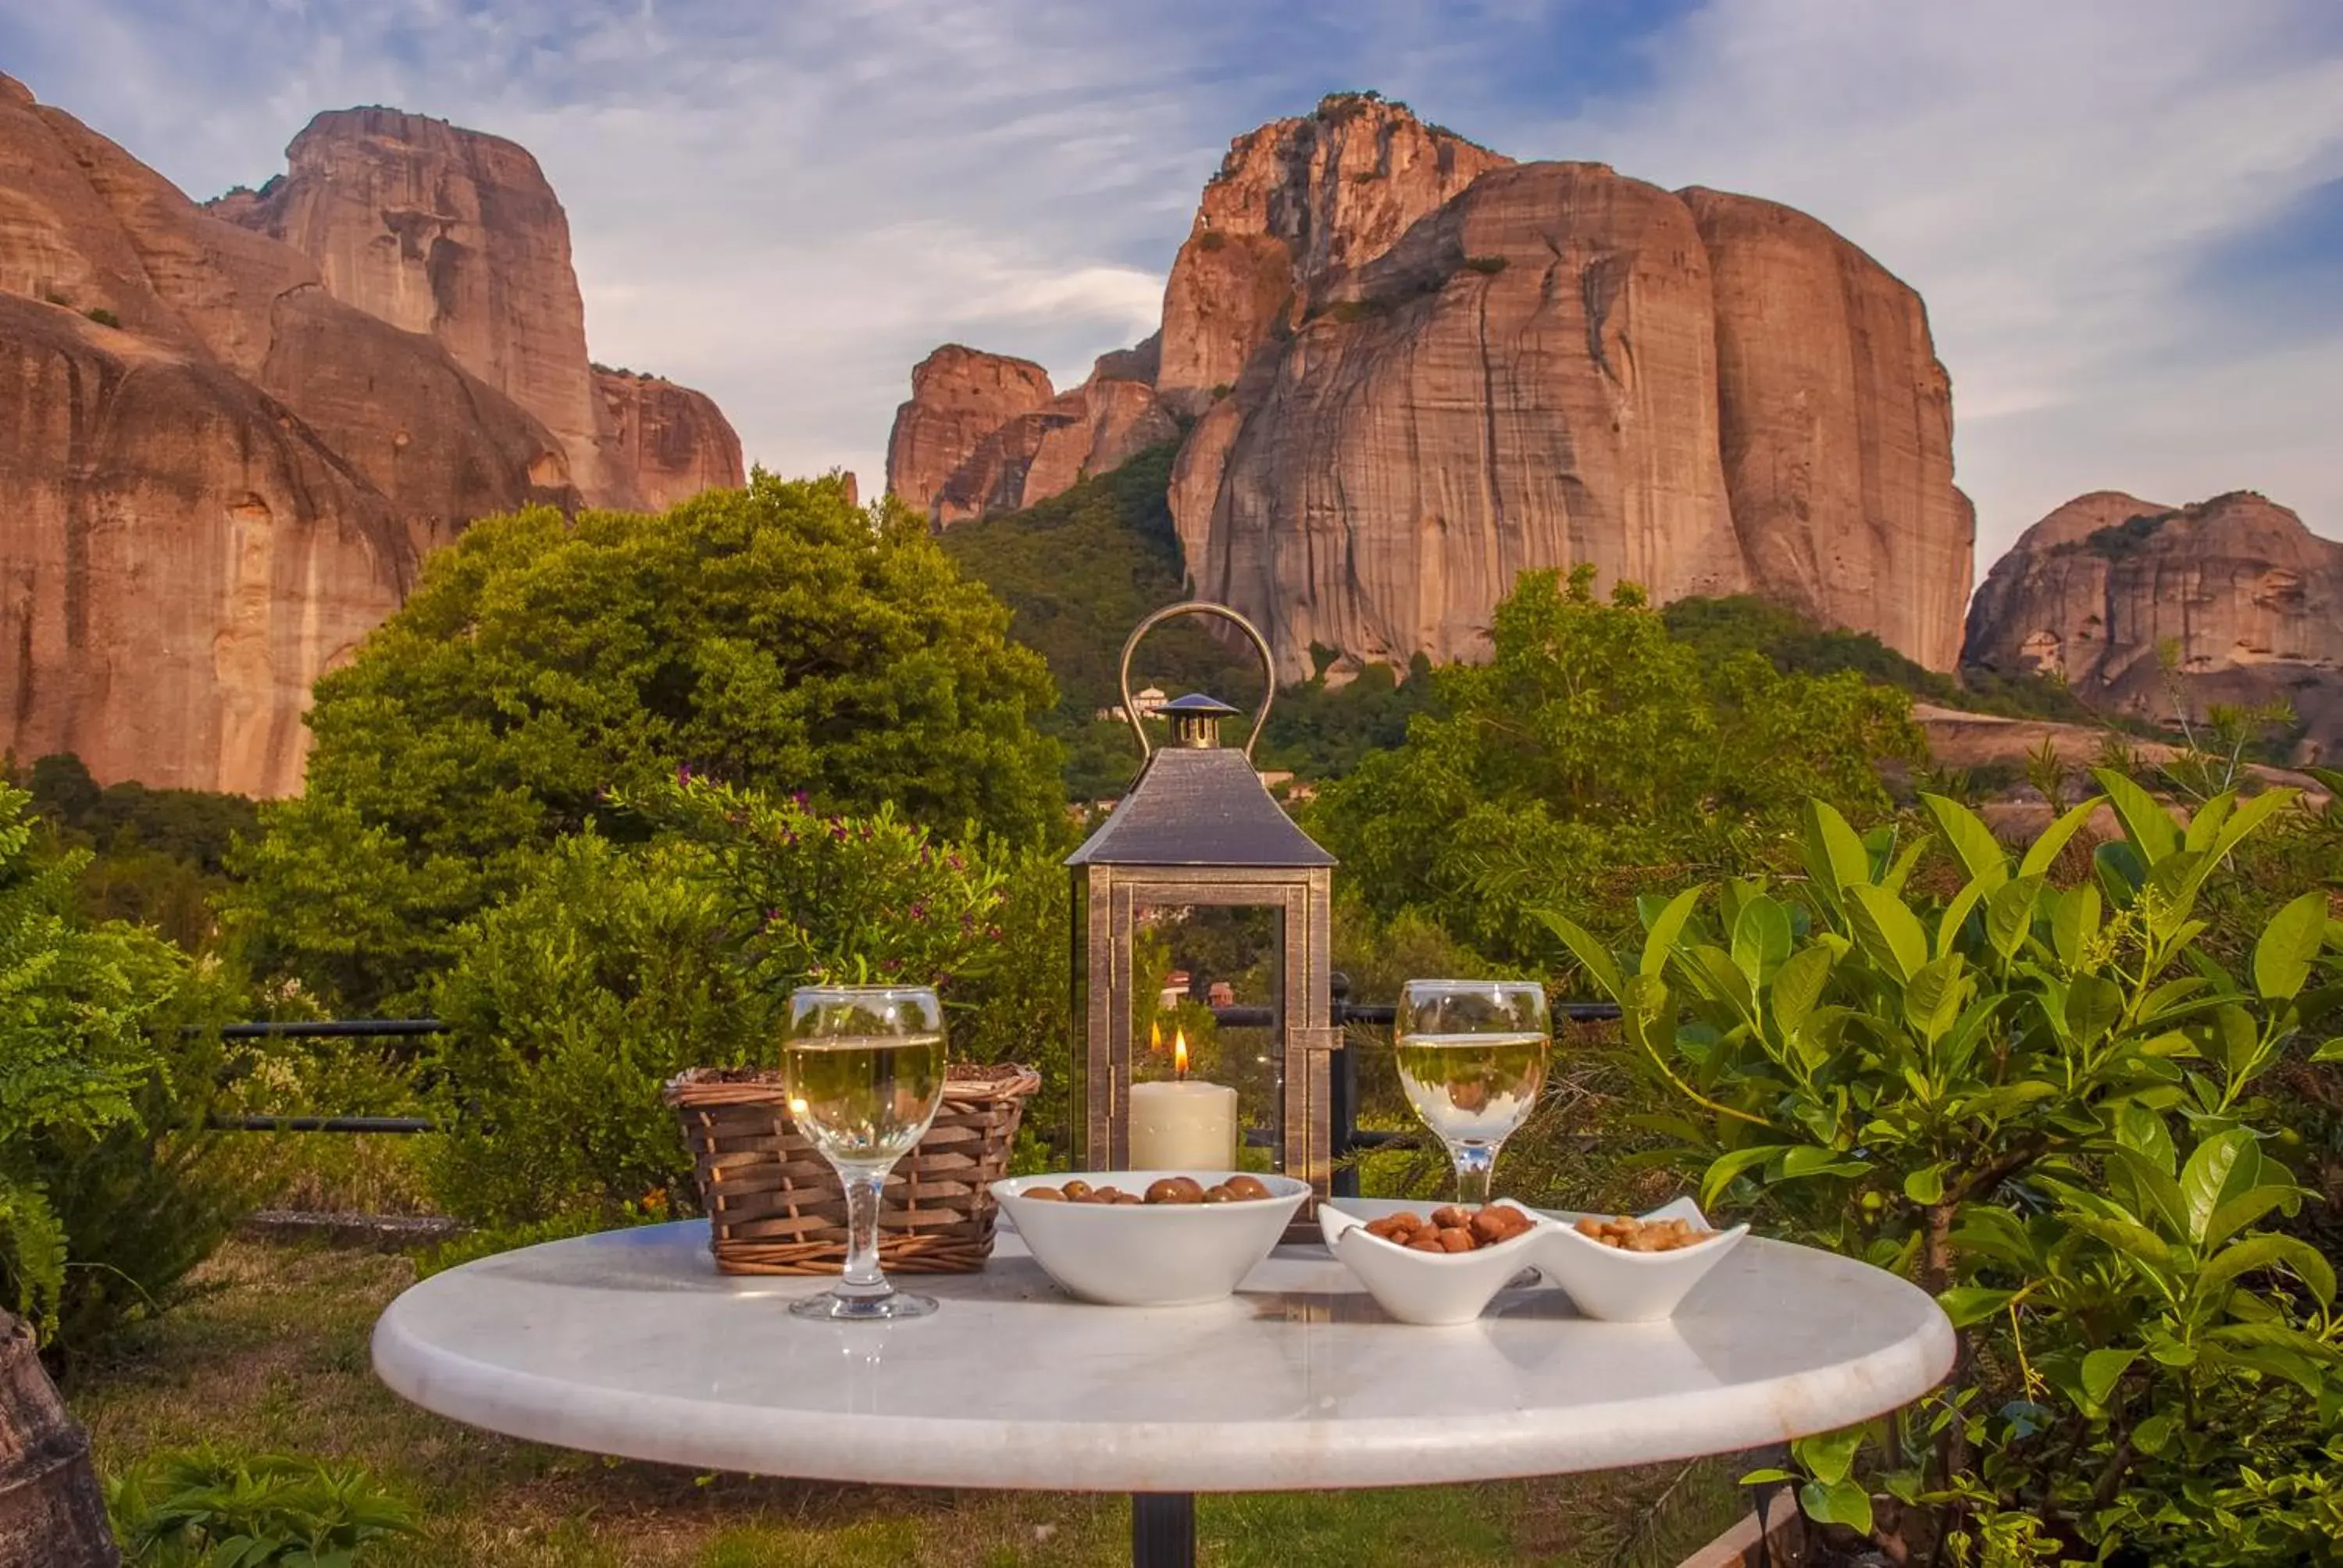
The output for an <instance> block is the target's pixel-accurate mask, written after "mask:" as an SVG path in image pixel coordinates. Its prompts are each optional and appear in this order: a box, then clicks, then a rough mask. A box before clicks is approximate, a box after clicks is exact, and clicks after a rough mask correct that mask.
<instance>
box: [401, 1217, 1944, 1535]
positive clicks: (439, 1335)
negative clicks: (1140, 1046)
mask: <svg viewBox="0 0 2343 1568" xmlns="http://www.w3.org/2000/svg"><path fill="white" fill-rule="evenodd" d="M706 1242H707V1227H706V1225H705V1224H704V1222H700V1221H680V1222H678V1223H675V1224H669V1225H657V1226H649V1227H646V1228H644V1229H641V1230H635V1231H610V1232H607V1233H605V1234H602V1235H598V1236H585V1237H580V1238H578V1239H577V1240H575V1241H554V1242H549V1243H548V1244H546V1245H544V1246H539V1247H531V1248H528V1249H526V1250H524V1251H516V1252H507V1253H503V1254H501V1255H499V1256H497V1257H493V1258H486V1259H483V1260H481V1261H478V1262H473V1263H468V1264H465V1265H464V1266H463V1267H461V1268H458V1269H452V1270H450V1271H447V1272H446V1273H444V1274H438V1275H435V1276H433V1277H432V1278H430V1279H427V1280H425V1281H423V1282H421V1283H419V1284H417V1285H416V1286H414V1287H413V1288H412V1289H410V1290H408V1291H407V1292H406V1293H405V1294H403V1295H401V1296H400V1297H399V1298H398V1299H397V1301H396V1302H392V1303H391V1305H390V1307H389V1309H388V1310H387V1312H384V1314H383V1316H382V1320H381V1322H379V1323H378V1324H377V1327H376V1329H375V1335H374V1362H375V1367H376V1370H377V1372H379V1374H380V1375H381V1377H382V1379H383V1381H384V1382H387V1384H389V1386H390V1387H391V1388H392V1389H393V1390H394V1391H396V1392H397V1393H399V1394H401V1395H403V1396H405V1397H406V1398H407V1399H409V1400H412V1401H414V1402H416V1403H417V1404H419V1405H422V1406H423V1407H424V1408H426V1409H427V1410H432V1411H436V1412H439V1413H440V1414H442V1415H447V1416H452V1417H454V1418H455V1419H456V1420H458V1421H462V1422H468V1423H470V1424H472V1425H474V1426H480V1427H486V1428H488V1429H489V1430H490V1431H494V1432H505V1433H508V1434H510V1435H512V1436H515V1437H523V1438H531V1439H535V1440H537V1441H538V1442H550V1443H557V1444H560V1445H562V1446H564V1447H568V1448H578V1449H586V1450H589V1451H592V1452H600V1453H613V1454H621V1455H625V1456H627V1457H629V1458H634V1459H647V1460H660V1461H666V1462H672V1463H678V1464H688V1465H692V1466H695V1467H698V1468H701V1469H709V1470H731V1471H746V1472H752V1473H761V1474H767V1475H793V1476H805V1477H812V1478H819V1479H828V1480H840V1481H863V1482H891V1483H906V1484H915V1485H934V1486H971V1487H1046V1488H1062V1489H1068V1490H1077V1491H1099V1492H1244V1491H1289V1490H1303V1489H1312V1488H1326V1487H1346V1486H1389V1485H1405V1484H1409V1483H1427V1482H1453V1481H1464V1480H1484V1479H1493V1478H1495V1477H1499V1476H1509V1475H1543V1474H1553V1473H1561V1472H1565V1471H1580V1470H1600V1469H1607V1468H1610V1467H1613V1466H1617V1465H1626V1464H1635V1463H1640V1462H1646V1461H1651V1460H1657V1459H1667V1458H1676V1457H1683V1456H1688V1455H1692V1454H1697V1453H1721V1452H1731V1451H1734V1450H1737V1449H1744V1448H1750V1447H1754V1446H1756V1445H1758V1444H1761V1443H1765V1442H1776V1441H1779V1440H1781V1439H1784V1438H1788V1437H1793V1436H1799V1435H1803V1434H1805V1433H1809V1432H1822V1431H1826V1430H1828V1429H1830V1428H1833V1427H1837V1426H1844V1425H1845V1424H1847V1423H1848V1422H1854V1421H1856V1420H1859V1419H1862V1418H1864V1417H1867V1416H1871V1415H1875V1414H1877V1413H1879V1412H1882V1411H1885V1410H1890V1409H1893V1408H1895V1407H1896V1406H1898V1405H1902V1404H1905V1403H1907V1402H1910V1401H1912V1400H1914V1399H1916V1398H1917V1397H1919V1396H1920V1395H1921V1394H1922V1393H1925V1392H1926V1391H1927V1390H1929V1389H1930V1388H1933V1387H1934V1386H1935V1385H1936V1383H1937V1382H1938V1381H1940V1380H1941V1379H1942V1378H1943V1377H1944V1376H1945V1374H1946V1372H1948V1371H1949V1370H1950V1369H1951V1367H1952V1362H1953V1332H1952V1328H1951V1326H1950V1325H1949V1324H1948V1323H1947V1322H1946V1320H1945V1316H1944V1314H1943V1313H1942V1312H1939V1311H1938V1310H1937V1309H1936V1303H1935V1302H1931V1301H1930V1300H1929V1299H1928V1298H1927V1297H1926V1295H1925V1294H1923V1293H1922V1292H1920V1291H1918V1290H1916V1289H1915V1288H1914V1287H1913V1286H1911V1285H1909V1284H1907V1283H1906V1282H1903V1281H1901V1280H1898V1279H1896V1278H1895V1277H1893V1276H1891V1275H1888V1274H1885V1273H1883V1272H1881V1271H1878V1270H1875V1269H1872V1268H1869V1267H1866V1266H1865V1265H1864V1264H1861V1263H1857V1262H1854V1261H1848V1260H1846V1259H1843V1258H1838V1257H1835V1256H1832V1255H1830V1254H1828V1253H1825V1252H1818V1251H1810V1250H1808V1249H1805V1248H1802V1247H1794V1246H1790V1245H1787V1244H1785V1243H1783V1242H1779V1241H1762V1240H1758V1239H1756V1238H1752V1239H1751V1240H1749V1241H1745V1242H1744V1243H1742V1245H1741V1246H1740V1247H1738V1248H1737V1249H1735V1251H1734V1253H1733V1254H1732V1255H1731V1256H1729V1257H1728V1258H1726V1259H1725V1261H1724V1262H1722V1263H1720V1264H1719V1265H1718V1266H1717V1268H1716V1270H1715V1272H1713V1273H1712V1274H1710V1275H1709V1276H1708V1278H1707V1279H1706V1280H1704V1281H1703V1282H1701V1284H1700V1285H1699V1287H1698V1288H1697V1289H1696V1290H1695V1291H1694V1293H1693V1294H1692V1295H1691V1296H1690V1297H1689V1298H1688V1299H1687V1300H1686V1301H1685V1302H1684V1306H1683V1307H1682V1308H1680V1309H1679V1311H1678V1312H1677V1315H1676V1316H1675V1318H1674V1319H1673V1320H1672V1321H1670V1322H1661V1323H1644V1324H1619V1323H1598V1322H1588V1321H1585V1320H1582V1319H1580V1318H1577V1317H1575V1316H1574V1315H1573V1314H1572V1312H1571V1310H1570V1306H1569V1302H1568V1300H1567V1298H1565V1297H1564V1296H1563V1295H1562V1294H1561V1292H1558V1291H1556V1290H1554V1289H1552V1288H1551V1287H1543V1288H1538V1289H1517V1290H1509V1291H1507V1292H1504V1293H1503V1294H1502V1295H1500V1296H1499V1297H1498V1298H1497V1300H1496V1301H1495V1302H1493V1304H1492V1305H1491V1307H1490V1310H1489V1312H1488V1313H1487V1314H1486V1315H1485V1316H1484V1317H1483V1318H1482V1319H1481V1321H1479V1322H1474V1323H1470V1324H1466V1325H1464V1326H1463V1327H1459V1328H1446V1329H1424V1328H1411V1327H1407V1326H1405V1325H1403V1324H1398V1323H1394V1322H1390V1321H1389V1320H1387V1319H1385V1318H1384V1317H1383V1314H1382V1312H1381V1310H1380V1309H1378V1308H1377V1307H1376V1306H1375V1304H1374V1302H1373V1300H1372V1299H1370V1298H1369V1297H1368V1296H1367V1295H1365V1294H1364V1293H1363V1292H1362V1291H1361V1290H1360V1289H1359V1288H1358V1287H1357V1284H1356V1282H1355V1281H1353V1279H1352V1277H1351V1275H1350V1274H1349V1273H1348V1271H1345V1270H1344V1269H1343V1268H1342V1265H1341V1264H1339V1263H1337V1262H1335V1261H1333V1260H1332V1259H1331V1258H1330V1257H1328V1256H1327V1254H1326V1253H1325V1252H1324V1251H1322V1249H1320V1248H1317V1247H1282V1248H1280V1249H1279V1250H1278V1251H1276V1252H1274V1253H1273V1254H1272V1255H1271V1257H1270V1258H1269V1259H1268V1260H1267V1261H1264V1262H1263V1263H1262V1265H1261V1267H1260V1268H1258V1269H1256V1270H1255V1271H1253V1272H1252V1274H1251V1275H1250V1276H1248V1277H1247V1279H1246V1281H1245V1282H1244V1285H1243V1286H1242V1289H1241V1290H1240V1292H1238V1294H1237V1295H1235V1296H1234V1297H1232V1298H1231V1299H1230V1300H1228V1301H1225V1302H1218V1303H1214V1304H1212V1305H1209V1306H1202V1307H1182V1308H1172V1309H1161V1310H1149V1309H1139V1308H1118V1307H1097V1306H1085V1305H1082V1304H1081V1303H1079V1302H1073V1301H1071V1300H1069V1299H1068V1298H1067V1297H1065V1296H1063V1295H1062V1294H1061V1293H1060V1292H1059V1291H1058V1289H1057V1288H1056V1287H1055V1286H1054V1285H1052V1284H1051V1282H1050V1280H1049V1278H1048V1276H1047V1275H1045V1274H1043V1273H1042V1272H1041V1269H1040V1268H1039V1267H1038V1266H1037V1265H1036V1264H1035V1263H1034V1262H1033V1261H1032V1259H1031V1257H1030V1256H1029V1255H1027V1253H1026V1252H1025V1251H1024V1249H1023V1248H1022V1247H1021V1246H1020V1245H1019V1243H1018V1241H1017V1239H1016V1237H1015V1236H1014V1235H1013V1234H1006V1233H1004V1234H1003V1235H1002V1236H1001V1238H1000V1241H999V1245H998V1246H997V1248H996V1250H995V1252H994V1255H993V1258H992V1261H991V1262H990V1264H989V1265H988V1266H987V1267H986V1268H985V1270H984V1271H983V1272H981V1273H978V1274H963V1275H922V1276H920V1277H918V1278H917V1279H915V1280H911V1281H909V1282H908V1283H910V1284H911V1285H913V1286H914V1287H915V1288H916V1289H919V1290H920V1291H923V1292H928V1293H929V1294H931V1295H934V1296H936V1297H938V1298H940V1300H941V1302H942V1303H943V1306H942V1310H941V1311H940V1312H937V1313H936V1314H935V1315H934V1316H932V1317H930V1318H923V1319H917V1320H912V1321H910V1322H894V1323H884V1324H873V1323H837V1324H832V1323H814V1322H801V1321H799V1320H797V1319H794V1318H791V1317H789V1315H788V1314H787V1313H785V1312H782V1311H781V1307H782V1304H783V1303H784V1302H787V1301H789V1300H790V1299H792V1298H794V1297H797V1296H799V1295H803V1294H806V1293H808V1292H815V1291H820V1290H824V1289H827V1288H828V1285H829V1282H828V1281H826V1280H818V1279H751V1278H733V1277H727V1276H724V1275H720V1274H719V1273H718V1272H717V1271H716V1269H715V1266H714V1264H713V1263H712V1262H711V1261H709V1257H708V1253H707V1250H706Z"/></svg>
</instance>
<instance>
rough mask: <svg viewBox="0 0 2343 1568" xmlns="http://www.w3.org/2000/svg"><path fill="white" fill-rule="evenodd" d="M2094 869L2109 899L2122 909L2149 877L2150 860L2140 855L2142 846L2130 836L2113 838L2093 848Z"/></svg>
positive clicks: (2100, 885)
mask: <svg viewBox="0 0 2343 1568" xmlns="http://www.w3.org/2000/svg"><path fill="white" fill-rule="evenodd" d="M2091 869H2092V871H2093V872H2094V873H2095V874H2097V877H2098V879H2099V888H2100V890H2102V891H2103V892H2105V893H2106V894H2107V902H2108V903H2110V904H2112V905H2114V906H2115V907H2116V908H2117V909H2119V910H2120V909H2127V908H2129V907H2130V905H2131V901H2132V900H2133V899H2134V898H2136V897H2137V896H2138V893H2139V890H2140V889H2141V888H2142V887H2143V886H2145V885H2146V883H2147V877H2148V870H2147V861H2146V860H2143V859H2140V854H2139V847H2138V846H2137V845H2136V844H2134V843H2132V842H2131V840H2129V839H2110V840H2109V841H2107V843H2104V844H2101V845H2100V846H2099V847H2098V848H2097V849H2093V850H2092V851H2091Z"/></svg>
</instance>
